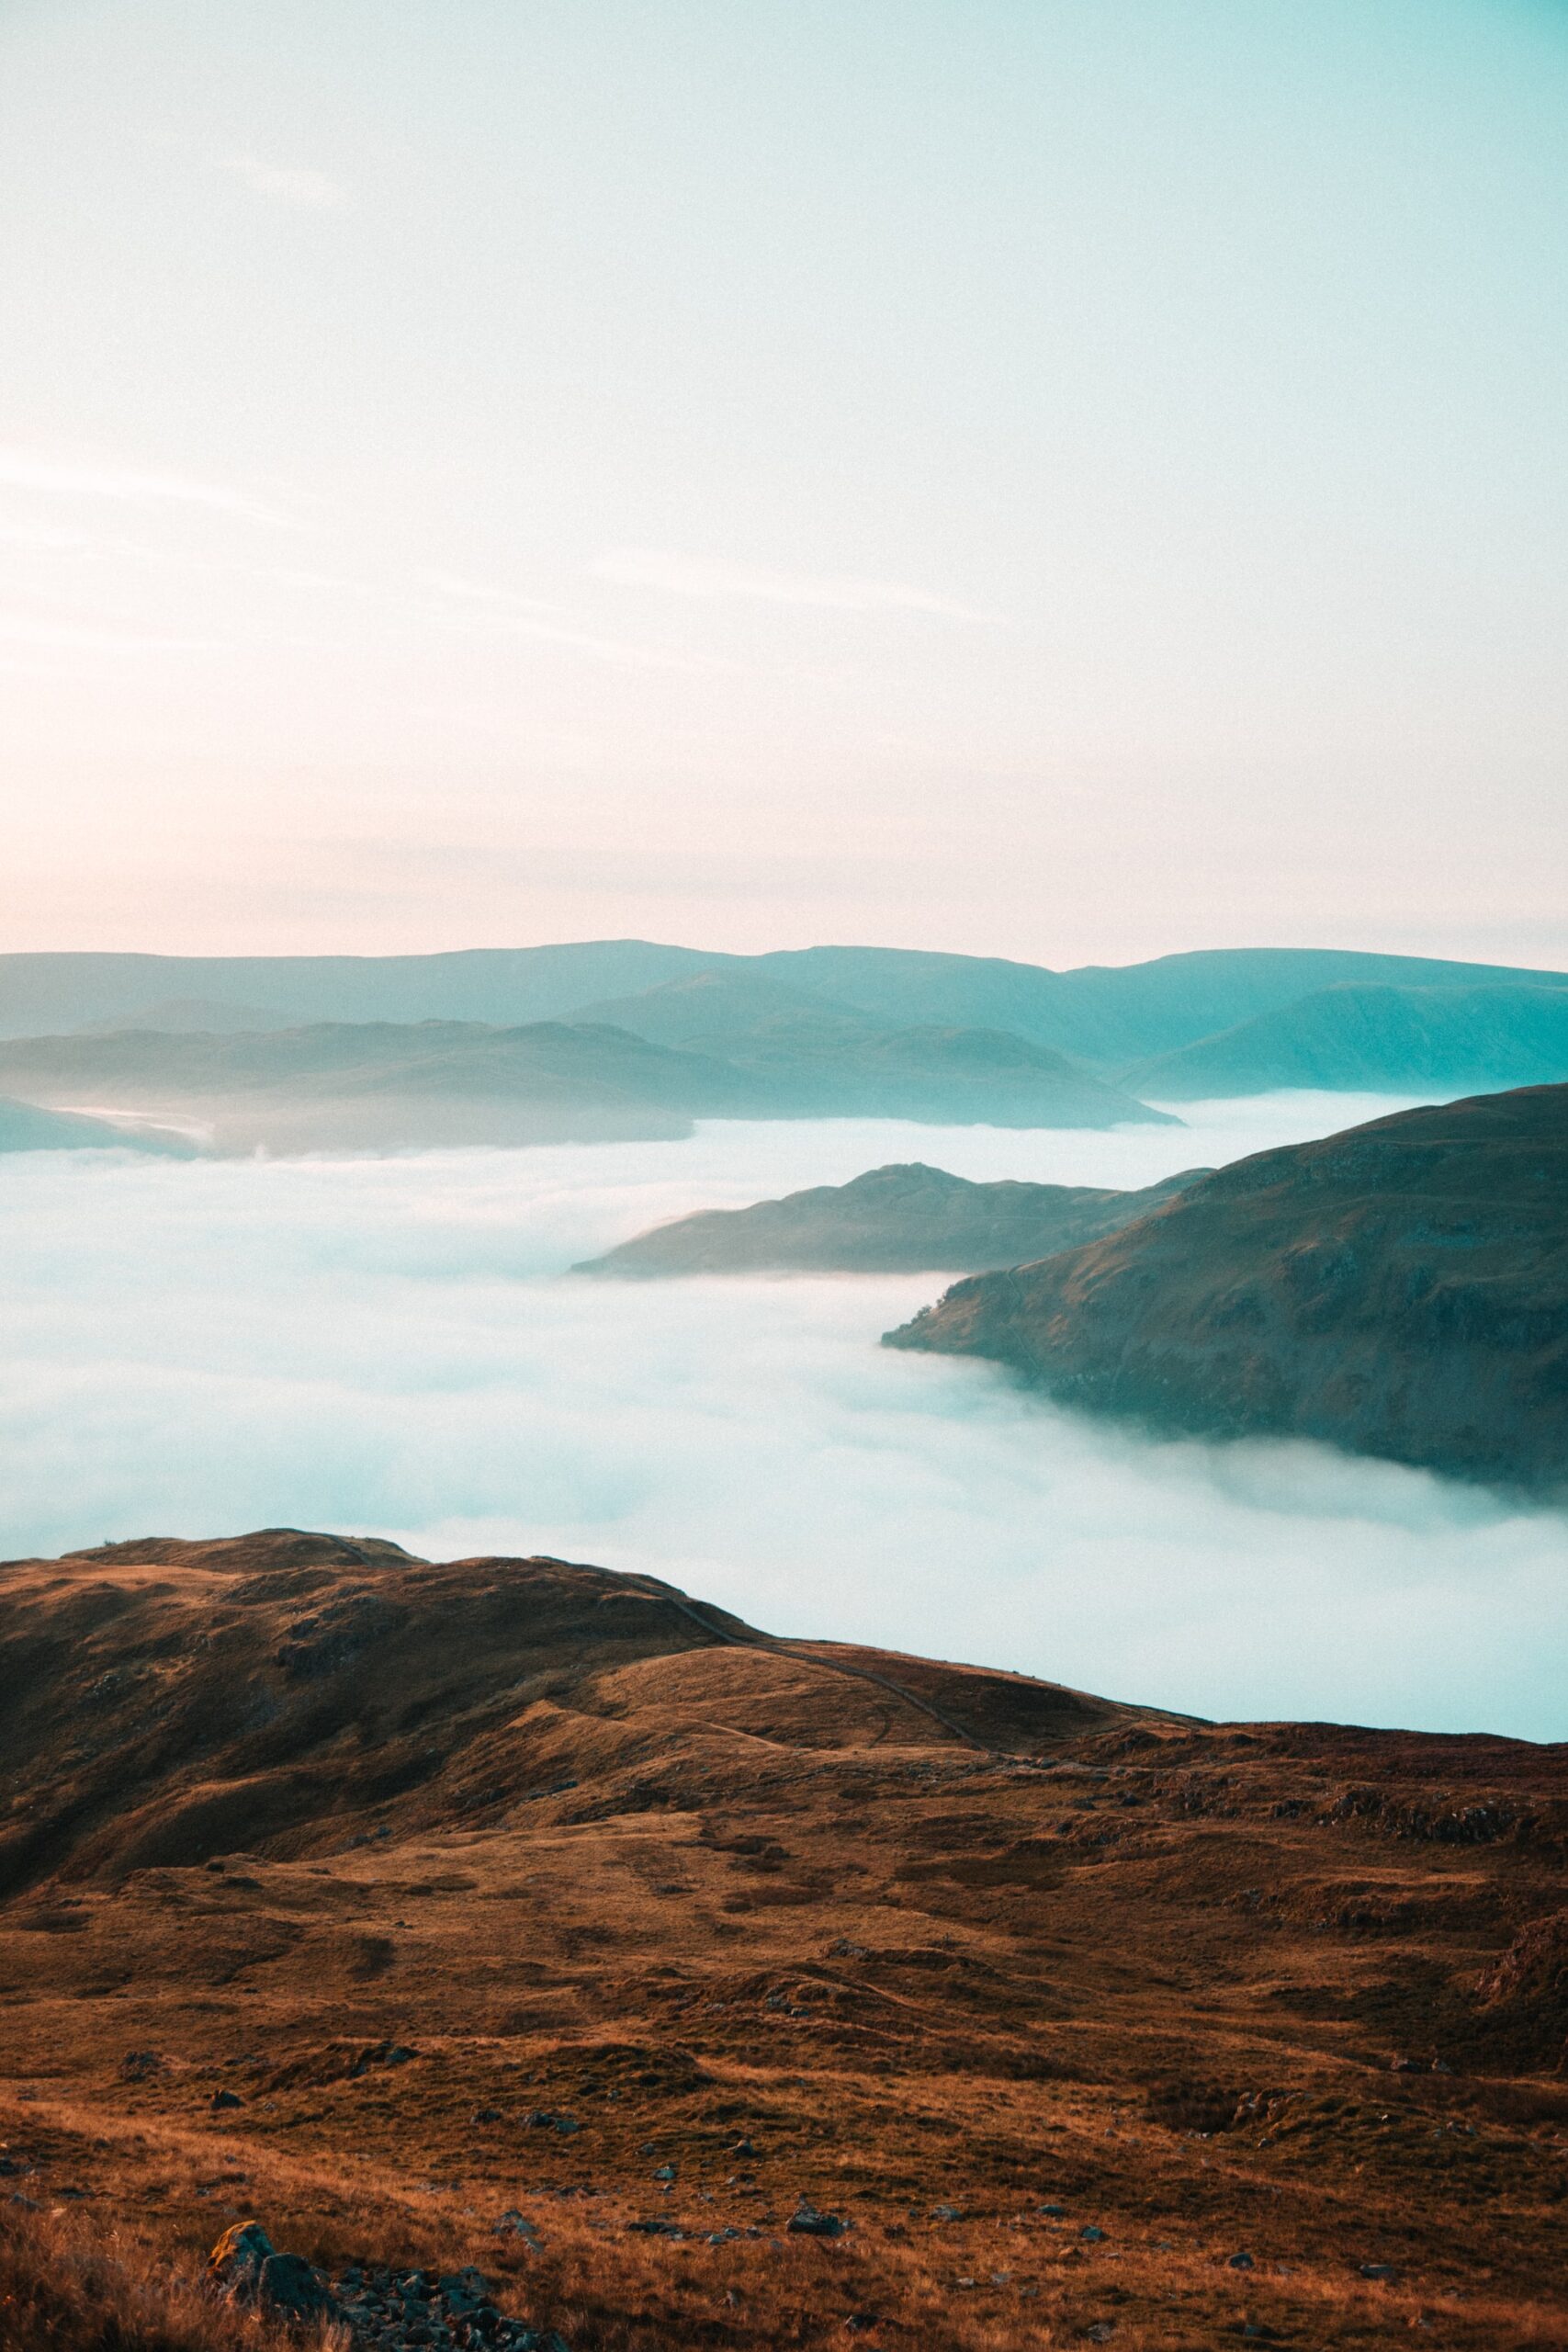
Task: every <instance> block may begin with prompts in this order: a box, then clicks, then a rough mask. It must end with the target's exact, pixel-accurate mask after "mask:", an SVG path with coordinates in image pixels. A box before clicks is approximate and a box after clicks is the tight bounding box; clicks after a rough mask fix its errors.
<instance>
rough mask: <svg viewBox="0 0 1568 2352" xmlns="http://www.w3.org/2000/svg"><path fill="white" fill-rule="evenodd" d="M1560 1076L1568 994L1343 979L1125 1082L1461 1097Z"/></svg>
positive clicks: (1159, 1092)
mask: <svg viewBox="0 0 1568 2352" xmlns="http://www.w3.org/2000/svg"><path fill="white" fill-rule="evenodd" d="M1563 1079H1568V989H1562V988H1544V987H1540V986H1538V985H1532V986H1529V987H1516V986H1508V985H1506V984H1504V983H1502V982H1491V983H1488V984H1487V985H1485V986H1483V987H1478V988H1389V987H1381V986H1380V987H1367V986H1364V985H1359V984H1356V983H1350V982H1342V983H1341V984H1340V985H1339V986H1337V987H1336V988H1331V989H1319V990H1318V991H1317V992H1316V993H1315V994H1314V995H1311V996H1304V997H1302V998H1300V999H1299V1000H1298V1001H1296V1002H1295V1003H1293V1004H1288V1005H1285V1006H1282V1007H1281V1008H1280V1010H1278V1011H1276V1012H1265V1013H1260V1014H1259V1015H1258V1017H1257V1018H1256V1019H1255V1020H1252V1021H1247V1022H1243V1023H1241V1024H1240V1025H1239V1027H1237V1028H1235V1029H1226V1030H1224V1031H1222V1032H1221V1033H1220V1035H1218V1036H1213V1037H1205V1038H1202V1039H1201V1040H1200V1041H1199V1042H1198V1043H1197V1044H1196V1045H1191V1046H1182V1047H1180V1048H1179V1050H1178V1051H1177V1052H1175V1053H1172V1054H1167V1055H1164V1056H1162V1057H1159V1058H1157V1059H1156V1060H1154V1061H1147V1062H1143V1063H1140V1064H1139V1065H1138V1067H1137V1069H1135V1070H1134V1071H1133V1072H1131V1073H1130V1074H1129V1076H1128V1079H1127V1083H1128V1085H1129V1086H1133V1087H1141V1088H1146V1089H1147V1090H1148V1091H1149V1092H1150V1093H1151V1094H1152V1095H1154V1096H1155V1097H1156V1100H1165V1101H1170V1102H1182V1101H1189V1102H1190V1101H1192V1100H1194V1099H1196V1098H1198V1097H1200V1096H1203V1095H1235V1094H1262V1093H1267V1092H1269V1091H1273V1090H1274V1089H1275V1088H1279V1087H1326V1088H1329V1089H1332V1090H1336V1091H1351V1092H1359V1091H1364V1092H1366V1093H1371V1094H1433V1093H1448V1094H1462V1093H1473V1092H1477V1091H1483V1090H1486V1089H1492V1088H1499V1087H1509V1086H1550V1085H1553V1084H1555V1083H1556V1082H1557V1081H1558V1080H1563Z"/></svg>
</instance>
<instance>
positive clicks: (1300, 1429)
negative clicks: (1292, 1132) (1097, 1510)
mask: <svg viewBox="0 0 1568 2352" xmlns="http://www.w3.org/2000/svg"><path fill="white" fill-rule="evenodd" d="M888 1344H889V1345H892V1346H895V1347H905V1348H924V1349H931V1350H935V1351H943V1352H949V1353H958V1354H971V1355H979V1356H986V1357H989V1358H991V1359H993V1360H994V1361H996V1362H998V1363H1005V1364H1009V1365H1011V1366H1012V1367H1013V1368H1014V1369H1015V1370H1017V1371H1019V1372H1021V1374H1024V1376H1025V1377H1026V1378H1028V1379H1029V1380H1031V1381H1032V1382H1035V1383H1037V1384H1038V1385H1040V1386H1042V1387H1043V1388H1045V1389H1047V1390H1048V1391H1049V1392H1050V1393H1051V1394H1052V1395H1053V1396H1055V1397H1059V1398H1061V1399H1063V1400H1064V1401H1066V1402H1069V1403H1072V1404H1077V1405H1083V1406H1087V1407H1089V1408H1094V1409H1096V1410H1100V1411H1107V1412H1112V1413H1120V1414H1126V1415H1130V1416H1132V1417H1134V1418H1135V1419H1141V1420H1144V1421H1145V1422H1147V1423H1149V1424H1151V1425H1152V1426H1154V1427H1156V1428H1159V1429H1167V1430H1190V1431H1194V1432H1197V1433H1200V1434H1203V1435H1211V1436H1224V1437H1239V1436H1246V1435H1274V1436H1282V1435H1289V1436H1296V1437H1313V1438H1324V1439H1327V1440H1330V1441H1331V1442H1334V1443H1336V1444H1338V1445H1343V1446H1347V1447H1348V1448H1350V1449H1351V1450H1353V1451H1354V1452H1357V1453H1373V1454H1382V1455H1385V1456H1387V1457H1388V1458H1389V1459H1391V1460H1393V1461H1399V1462H1408V1463H1416V1464H1423V1465H1425V1466H1427V1467H1428V1468H1431V1469H1437V1470H1443V1471H1447V1472H1450V1473H1451V1474H1453V1475H1456V1476H1466V1477H1475V1478H1483V1479H1493V1480H1500V1481H1503V1482H1505V1483H1509V1484H1517V1485H1519V1486H1521V1487H1530V1488H1534V1489H1537V1490H1540V1491H1544V1492H1555V1491H1558V1490H1561V1489H1562V1488H1563V1487H1565V1486H1568V1087H1535V1088H1529V1089H1524V1090H1521V1091H1517V1092H1515V1093H1509V1094H1498V1095H1483V1096H1478V1097H1474V1098H1472V1099H1471V1100H1468V1101H1465V1102H1461V1103H1450V1104H1447V1105H1444V1106H1442V1107H1440V1108H1437V1109H1428V1110H1420V1111H1410V1112H1405V1113H1403V1114H1399V1115H1397V1116H1395V1117H1393V1118H1388V1119H1380V1120H1374V1121H1373V1122H1372V1123H1371V1125H1367V1126H1362V1127H1352V1128H1350V1129H1348V1131H1347V1132H1346V1133H1344V1134H1342V1135H1337V1136H1328V1137H1326V1138H1325V1140H1323V1141H1321V1142H1316V1143H1307V1144H1296V1145H1291V1146H1287V1147H1286V1148H1283V1149H1280V1150H1275V1151H1267V1152H1260V1153H1258V1155H1257V1156H1256V1157H1255V1158H1253V1159H1244V1160H1240V1161H1238V1162H1237V1163H1236V1164H1235V1166H1234V1167H1230V1168H1224V1169H1221V1170H1219V1171H1218V1173H1217V1174H1215V1175H1213V1176H1209V1177H1206V1178H1204V1180H1203V1181H1202V1182H1201V1183H1198V1184H1195V1185H1193V1186H1192V1187H1191V1188H1190V1190H1189V1191H1187V1192H1185V1193H1181V1194H1180V1195H1179V1197H1178V1198H1177V1199H1176V1200H1174V1201H1173V1202H1171V1203H1170V1204H1168V1206H1167V1207H1165V1208H1163V1209H1160V1210H1157V1211H1156V1213H1155V1214H1154V1215H1153V1216H1147V1217H1144V1218H1141V1219H1140V1220H1139V1221H1138V1222H1137V1223H1136V1224H1134V1225H1130V1226H1125V1227H1122V1230H1121V1231H1120V1232H1119V1233H1116V1234H1114V1235H1112V1236H1111V1238H1109V1239H1106V1240H1103V1241H1098V1242H1092V1243H1090V1244H1089V1245H1088V1246H1087V1247H1086V1248H1084V1249H1081V1250H1069V1251H1066V1252H1065V1253H1063V1254H1060V1255H1057V1256H1055V1257H1052V1258H1048V1259H1046V1260H1044V1261H1043V1262H1042V1263H1040V1264H1038V1265H1032V1266H1021V1267H1020V1268H1018V1269H1017V1270H1016V1272H1010V1273H995V1274H982V1275H977V1276H975V1277H973V1278H972V1279H970V1280H969V1281H967V1282H963V1283H958V1284H956V1285H955V1286H954V1288H953V1289H952V1290H950V1291H949V1292H948V1293H947V1295H946V1296H945V1297H944V1298H943V1299H942V1301H941V1302H940V1304H938V1305H937V1306H934V1307H928V1308H927V1309H926V1310H925V1311H924V1313H922V1314H921V1315H919V1316H918V1317H916V1318H915V1320H914V1321H913V1322H912V1323H909V1324H907V1325H905V1326H904V1328H903V1329H901V1330H898V1331H894V1332H890V1333H889V1334H888Z"/></svg>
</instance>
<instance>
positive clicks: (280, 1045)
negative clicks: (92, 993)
mask: <svg viewBox="0 0 1568 2352" xmlns="http://www.w3.org/2000/svg"><path fill="white" fill-rule="evenodd" d="M721 1043H722V1047H723V1049H722V1051H720V1050H709V1051H698V1050H693V1049H687V1048H684V1047H677V1046H666V1045H662V1044H660V1043H658V1042H656V1041H655V1040H653V1039H650V1038H647V1037H643V1036H639V1035H636V1034H635V1033H634V1032H632V1031H631V1030H628V1029H625V1028H621V1027H619V1026H616V1025H615V1024H613V1023H607V1022H587V1021H573V1022H570V1023H568V1022H536V1023H524V1024H521V1025H519V1026H517V1027H514V1028H507V1029H502V1028H492V1027H489V1026H486V1025H485V1024H482V1023H473V1022H423V1023H316V1024H312V1025H310V1026H305V1027H300V1028H297V1029H284V1030H269V1031H255V1030H238V1031H225V1032H222V1033H217V1032H201V1031H195V1032H192V1031H180V1032H168V1031H157V1030H134V1029H132V1030H122V1031H105V1030H103V1029H101V1028H95V1029H92V1030H86V1031H77V1032H75V1033H74V1034H73V1035H66V1036H56V1037H29V1038H12V1039H8V1040H6V1041H3V1042H0V1084H4V1085H6V1087H8V1088H9V1089H10V1090H11V1091H13V1092H14V1093H16V1094H17V1095H19V1096H22V1097H24V1098H26V1099H28V1100H31V1101H35V1102H41V1103H50V1104H53V1105H55V1106H64V1107H70V1106H72V1105H73V1104H75V1103H79V1102H80V1101H81V1100H82V1099H83V1097H84V1096H87V1097H88V1098H90V1099H91V1100H92V1101H93V1102H94V1103H97V1104H101V1105H105V1106H112V1107H113V1108H115V1109H119V1110H126V1111H135V1112H138V1113H141V1114H143V1115H146V1114H161V1115H164V1116H168V1117H184V1118H186V1119H190V1118H193V1117H194V1118H196V1119H197V1120H198V1121H199V1122H200V1123H201V1124H202V1125H203V1126H204V1128H205V1129H206V1130H207V1132H208V1133H209V1135H210V1136H211V1138H212V1140H213V1142H214V1143H215V1145H216V1146H217V1147H218V1148H220V1149H255V1148H265V1149H268V1150H300V1149H339V1148H344V1149H369V1150H409V1149H418V1148H437V1147H441V1146H447V1145H478V1144H486V1143H492V1144H528V1143H540V1142H559V1141H573V1142H593V1141H601V1140H604V1141H610V1140H615V1141H627V1140H633V1139H657V1138H661V1137H674V1136H684V1135H689V1134H690V1133H691V1130H692V1125H693V1123H694V1120H696V1119H698V1118H751V1119H768V1118H824V1117H836V1116H860V1117H883V1118H908V1119H919V1120H925V1121H931V1122H934V1123H938V1124H942V1123H948V1122H951V1123H954V1124H980V1125H1003V1126H1056V1127H1063V1126H1065V1127H1075V1126H1077V1127H1110V1126H1114V1125H1121V1124H1122V1123H1124V1122H1134V1121H1136V1122H1143V1123H1145V1124H1146V1123H1148V1122H1151V1121H1152V1122H1164V1121H1168V1118H1169V1114H1167V1113H1163V1112H1159V1111H1153V1110H1150V1109H1148V1108H1147V1107H1146V1106H1145V1104H1143V1103H1138V1102H1136V1101H1134V1098H1133V1097H1132V1096H1130V1095H1128V1094H1125V1093H1122V1092H1121V1091H1119V1090H1117V1089H1115V1088H1113V1087H1111V1086H1109V1085H1107V1084H1105V1083H1103V1082H1102V1081H1101V1080H1098V1079H1096V1078H1093V1077H1092V1076H1090V1075H1089V1073H1087V1072H1085V1071H1082V1070H1079V1069H1075V1068H1074V1067H1073V1066H1072V1065H1071V1064H1070V1063H1068V1062H1067V1061H1066V1059H1065V1058H1064V1057H1062V1056H1061V1055H1059V1054H1055V1053H1053V1052H1051V1051H1050V1050H1049V1049H1048V1048H1046V1047H1043V1046H1034V1045H1032V1044H1030V1043H1029V1041H1028V1040H1027V1039H1024V1038H1020V1037H1013V1036H1006V1035H998V1034H997V1033H994V1032H990V1031H983V1030H962V1029H954V1030H935V1029H933V1030H890V1029H886V1028H883V1027H881V1026H879V1025H878V1024H876V1023H869V1022H867V1021H865V1020H864V1019H863V1017H861V1016H860V1015H857V1014H850V1015H844V1016H840V1014H838V1013H836V1012H832V1011H831V1010H829V1009H824V1010H823V1011H822V1012H818V1010H817V1009H816V1008H815V1007H814V1006H812V1005H810V1004H806V1005H804V1006H803V1007H802V1008H800V1009H799V1011H798V1012H791V1013H790V1014H789V1015H788V1016H787V1017H786V1018H785V1019H784V1021H783V1023H782V1024H779V1025H775V1026H774V1027H773V1028H770V1027H769V1025H768V1023H766V1022H765V1021H764V1022H763V1023H761V1027H760V1028H758V1029H753V1030H752V1031H750V1032H742V1033H738V1034H737V1035H735V1036H734V1037H732V1038H728V1039H726V1040H724V1041H721Z"/></svg>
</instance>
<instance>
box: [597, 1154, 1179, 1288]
mask: <svg viewBox="0 0 1568 2352" xmlns="http://www.w3.org/2000/svg"><path fill="white" fill-rule="evenodd" d="M1208 1173H1209V1170H1207V1169H1201V1168H1200V1169H1189V1170H1187V1171H1186V1172H1185V1173H1184V1174H1182V1175H1179V1176H1170V1177H1168V1178H1167V1179H1166V1180H1165V1182H1163V1183H1160V1184H1150V1185H1148V1186H1146V1187H1145V1189H1144V1190H1142V1191H1140V1192H1135V1193H1125V1192H1110V1191H1103V1190H1100V1189H1097V1188H1096V1187H1094V1186H1093V1185H1089V1184H1023V1183H1014V1182H1007V1183H998V1184H974V1183H970V1182H967V1181H966V1179H964V1177H962V1176H950V1175H948V1174H947V1173H946V1172H945V1170H942V1169H940V1168H927V1167H924V1166H922V1165H921V1164H920V1163H919V1161H915V1162H912V1163H910V1164H908V1165H906V1166H898V1167H891V1168H874V1169H872V1170H869V1171H868V1173H867V1174H865V1175H864V1176H857V1177H856V1178H855V1179H854V1181H853V1182H852V1183H849V1184H818V1185H815V1186H813V1187H812V1188H811V1190H809V1191H808V1192H803V1193H786V1194H785V1196H784V1199H783V1200H778V1201H758V1202H756V1203H754V1204H753V1205H752V1206H751V1207H750V1208H744V1209H706V1210H702V1211H699V1212H698V1213H697V1214H696V1215H695V1216H682V1217H677V1218H675V1219H674V1220H673V1222H672V1223H671V1224H669V1225H659V1226H655V1227H652V1228H651V1230H650V1231H649V1232H647V1233H639V1234H637V1235H636V1236H635V1237H634V1238H632V1239H631V1240H630V1241H623V1242H622V1243H621V1244H620V1245H619V1247H618V1248H616V1249H614V1250H608V1251H606V1252H605V1254H604V1256H603V1257H602V1258H590V1259H588V1260H586V1261H584V1263H583V1264H581V1265H580V1266H578V1267H576V1268H574V1269H573V1271H574V1272H577V1273H580V1274H616V1275H625V1276H628V1277H635V1278H645V1277H652V1276H657V1275H670V1274H734V1273H860V1274H871V1273H876V1274H886V1273H920V1272H927V1271H940V1272H981V1271H983V1270H985V1269H987V1268H989V1267H995V1266H1016V1265H1018V1264H1020V1263H1021V1262H1022V1261H1024V1260H1025V1259H1030V1258H1043V1257H1044V1256H1046V1255H1047V1254H1048V1252H1050V1251H1052V1250H1067V1249H1071V1248H1073V1247H1074V1246H1075V1245H1076V1244H1077V1243H1078V1242H1082V1241H1091V1240H1095V1239H1098V1238H1099V1237H1100V1235H1101V1234H1104V1233H1113V1232H1114V1231H1115V1230H1116V1229H1117V1227H1119V1226H1122V1225H1126V1224H1128V1223H1130V1222H1131V1220H1132V1219H1133V1218H1134V1217H1138V1216H1145V1215H1146V1213H1147V1212H1148V1211H1149V1210H1150V1209H1152V1208H1155V1207H1157V1206H1158V1205H1159V1204H1161V1203H1163V1202H1165V1201H1167V1200H1169V1199H1171V1198H1172V1197H1173V1196H1174V1195H1175V1194H1176V1193H1179V1192H1180V1191H1181V1190H1183V1189H1184V1187H1185V1186H1187V1185H1189V1184H1192V1183H1195V1182H1197V1180H1198V1178H1199V1177H1200V1176H1204V1175H1207V1174H1208Z"/></svg>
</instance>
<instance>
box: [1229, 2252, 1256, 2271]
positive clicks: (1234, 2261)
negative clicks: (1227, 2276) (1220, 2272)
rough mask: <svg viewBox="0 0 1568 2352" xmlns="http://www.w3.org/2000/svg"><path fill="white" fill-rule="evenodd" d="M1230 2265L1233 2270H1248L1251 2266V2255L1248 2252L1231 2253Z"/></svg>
mask: <svg viewBox="0 0 1568 2352" xmlns="http://www.w3.org/2000/svg"><path fill="white" fill-rule="evenodd" d="M1230 2267H1231V2268H1232V2269H1233V2270H1250V2269H1251V2268H1252V2267H1253V2261H1252V2256H1250V2255H1249V2254H1233V2255H1232V2256H1231V2258H1230Z"/></svg>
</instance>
